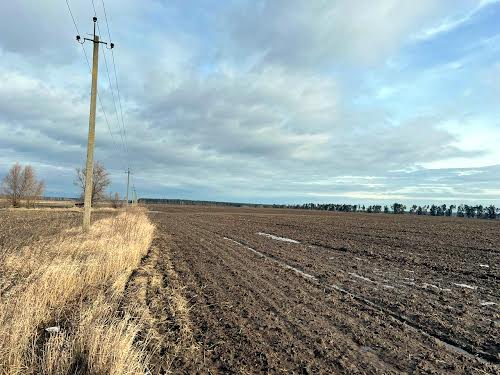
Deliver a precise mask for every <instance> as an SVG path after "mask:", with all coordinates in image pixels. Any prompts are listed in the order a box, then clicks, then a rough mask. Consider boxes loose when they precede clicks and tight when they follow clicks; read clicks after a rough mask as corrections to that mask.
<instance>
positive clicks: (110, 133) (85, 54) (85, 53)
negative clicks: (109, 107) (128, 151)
mask: <svg viewBox="0 0 500 375" xmlns="http://www.w3.org/2000/svg"><path fill="white" fill-rule="evenodd" d="M66 5H67V6H68V11H69V14H70V16H71V19H72V20H73V25H74V26H75V30H76V32H77V35H80V31H79V29H78V26H77V23H76V20H75V17H74V15H73V12H72V11H71V6H70V5H69V1H68V0H66ZM81 46H82V51H83V54H84V56H85V61H86V62H87V66H88V68H89V72H90V73H92V68H91V66H90V61H89V58H88V56H87V51H86V50H85V47H84V46H83V44H81ZM97 99H98V100H99V106H100V108H101V111H102V113H103V116H104V120H105V122H106V126H107V128H108V132H109V135H110V136H111V141H112V142H113V144H114V145H115V146H116V142H115V139H114V136H113V132H112V131H111V126H110V125H109V120H108V116H107V114H106V111H105V109H104V105H103V104H102V99H101V95H99V91H97Z"/></svg>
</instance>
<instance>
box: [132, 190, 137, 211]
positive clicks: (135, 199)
mask: <svg viewBox="0 0 500 375" xmlns="http://www.w3.org/2000/svg"><path fill="white" fill-rule="evenodd" d="M136 204H137V192H136V191H135V186H133V185H132V205H133V206H135V205H136Z"/></svg>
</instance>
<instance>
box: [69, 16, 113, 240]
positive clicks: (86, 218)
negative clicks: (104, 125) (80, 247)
mask: <svg viewBox="0 0 500 375" xmlns="http://www.w3.org/2000/svg"><path fill="white" fill-rule="evenodd" d="M93 21H94V37H93V38H92V39H88V38H83V41H80V40H81V38H80V35H77V36H76V41H77V42H78V43H80V44H83V43H85V41H86V40H88V41H90V42H92V43H94V51H93V56H92V89H91V92H90V117H89V137H88V142H87V164H86V168H85V201H84V212H83V230H84V231H85V232H87V231H88V230H89V229H90V210H91V208H92V177H93V173H94V142H95V113H96V109H95V107H96V97H97V73H98V65H99V43H103V44H105V45H106V46H107V43H106V42H100V41H99V35H96V34H95V26H96V22H97V17H94V18H93ZM113 47H114V44H113V43H110V48H113Z"/></svg>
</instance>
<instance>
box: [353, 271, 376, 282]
mask: <svg viewBox="0 0 500 375" xmlns="http://www.w3.org/2000/svg"><path fill="white" fill-rule="evenodd" d="M349 275H351V276H352V277H355V278H357V279H361V280H364V281H368V282H369V283H374V284H376V282H375V281H373V280H372V279H369V278H368V277H364V276H361V275H358V274H357V273H354V272H349Z"/></svg>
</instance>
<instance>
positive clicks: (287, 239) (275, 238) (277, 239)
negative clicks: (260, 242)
mask: <svg viewBox="0 0 500 375" xmlns="http://www.w3.org/2000/svg"><path fill="white" fill-rule="evenodd" d="M257 234H258V235H259V236H264V237H269V238H272V239H273V240H276V241H283V242H291V243H300V242H299V241H296V240H292V239H291V238H286V237H280V236H275V235H274V234H269V233H264V232H258V233H257Z"/></svg>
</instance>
